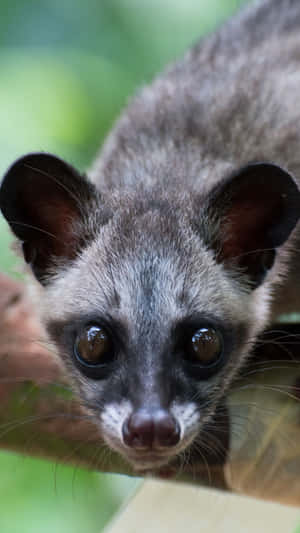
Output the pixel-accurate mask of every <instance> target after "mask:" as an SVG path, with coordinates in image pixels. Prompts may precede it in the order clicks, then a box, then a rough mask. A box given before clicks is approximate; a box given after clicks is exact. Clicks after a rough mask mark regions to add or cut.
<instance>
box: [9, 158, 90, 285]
mask: <svg viewBox="0 0 300 533" xmlns="http://www.w3.org/2000/svg"><path fill="white" fill-rule="evenodd" d="M95 194H96V193H95V190H94V187H93V186H92V184H90V183H89V182H88V181H87V180H86V179H85V178H84V177H83V176H81V175H80V174H79V173H78V172H77V171H76V170H75V169H74V168H73V167H72V166H70V165H69V164H67V163H65V162H64V161H62V160H61V159H59V158H57V157H56V156H53V155H51V154H45V153H34V154H28V155H26V156H24V157H22V158H21V159H18V160H17V161H16V162H15V163H14V164H13V165H12V166H11V167H10V168H9V170H8V171H7V173H6V174H5V176H4V179H3V182H2V185H1V189H0V208H1V210H2V213H3V215H4V216H5V218H6V219H7V221H8V223H9V224H10V226H11V228H12V230H13V232H14V233H15V235H16V236H17V237H18V239H20V240H21V241H22V243H23V250H24V257H25V260H26V261H27V262H29V263H30V264H31V266H32V269H33V271H34V273H35V274H36V276H37V277H38V278H39V279H42V278H43V277H44V275H46V274H47V270H48V269H49V267H50V264H51V263H53V261H54V260H55V261H56V263H57V262H58V261H59V262H62V261H65V260H66V259H73V258H74V257H75V256H76V254H77V253H78V251H79V250H80V248H81V247H82V245H83V241H84V239H85V238H87V236H86V235H85V231H84V228H85V227H84V218H85V211H86V210H87V207H88V205H89V203H91V200H92V197H93V196H95Z"/></svg>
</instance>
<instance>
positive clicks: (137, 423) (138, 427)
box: [122, 409, 180, 449]
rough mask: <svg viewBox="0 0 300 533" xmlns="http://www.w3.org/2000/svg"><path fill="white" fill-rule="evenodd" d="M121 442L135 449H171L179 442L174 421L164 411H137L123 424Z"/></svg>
mask: <svg viewBox="0 0 300 533" xmlns="http://www.w3.org/2000/svg"><path fill="white" fill-rule="evenodd" d="M122 431H123V440H124V443H125V444H126V445H127V446H130V447H131V448H135V449H149V448H155V447H165V448H167V447H171V446H175V445H176V444H178V442H179V440H180V428H179V424H178V422H177V421H176V419H175V418H174V417H173V416H172V415H171V414H170V413H169V412H168V411H166V410H164V409H156V410H147V409H139V410H137V411H135V412H134V413H132V415H130V417H129V418H128V419H127V420H126V421H125V422H124V424H123V430H122Z"/></svg>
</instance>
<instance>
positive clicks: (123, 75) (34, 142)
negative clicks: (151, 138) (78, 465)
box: [0, 0, 245, 533]
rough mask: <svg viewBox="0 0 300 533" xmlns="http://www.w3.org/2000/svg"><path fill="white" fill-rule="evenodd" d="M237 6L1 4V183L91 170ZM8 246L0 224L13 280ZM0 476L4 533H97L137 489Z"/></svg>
mask: <svg viewBox="0 0 300 533" xmlns="http://www.w3.org/2000/svg"><path fill="white" fill-rule="evenodd" d="M243 1H245V0H164V1H161V0H86V1H85V2H83V1H82V0H40V1H36V0H17V1H16V2H12V1H11V0H0V175H1V174H3V172H4V170H5V169H6V167H7V166H8V165H9V164H10V163H11V162H12V161H13V159H14V158H16V157H18V156H20V155H22V154H23V153H25V152H27V151H36V150H45V151H50V152H55V153H57V154H58V155H60V156H61V157H63V158H66V159H67V160H69V161H70V162H71V163H73V164H74V165H76V166H77V167H79V168H80V169H85V168H86V167H88V165H89V164H90V163H91V161H92V159H93V157H94V155H95V154H96V152H97V151H98V149H99V146H100V145H101V142H102V140H103V138H104V137H105V135H106V134H107V132H108V131H109V129H110V127H111V125H112V123H113V122H114V120H115V119H116V117H117V116H118V113H119V112H120V110H121V108H122V107H123V106H124V105H125V104H126V101H127V100H128V98H129V96H130V94H132V93H133V92H134V90H135V88H136V87H138V86H140V85H142V84H144V83H146V82H148V81H149V80H151V77H152V76H153V75H154V74H155V73H156V72H158V71H159V70H160V69H161V68H162V67H163V66H164V65H165V64H166V63H167V62H168V61H170V60H172V59H174V58H175V57H177V56H178V55H180V54H181V53H182V52H183V51H184V50H185V48H186V47H187V46H189V45H190V44H191V43H193V42H194V41H195V40H197V38H198V37H199V36H200V35H201V34H204V33H207V32H208V31H210V30H211V29H213V28H214V27H215V26H216V25H217V24H218V23H219V21H220V20H222V19H223V18H225V17H226V16H228V15H229V14H230V13H232V12H234V11H235V10H236V9H237V8H238V7H239V5H240V4H242V3H243ZM10 241H11V237H10V235H9V232H8V230H7V227H6V224H5V222H4V221H3V220H2V219H1V218H0V271H4V272H8V273H10V274H11V275H13V276H16V275H18V267H17V265H16V260H15V258H14V256H13V254H12V252H11V251H10ZM0 429H1V428H0ZM0 472H1V475H0V501H1V503H0V532H1V533H37V532H38V533H41V532H43V533H48V532H49V533H50V532H51V533H53V532H55V533H71V532H72V533H79V532H80V533H82V532H83V531H84V532H85V533H100V531H101V530H102V528H103V526H104V524H105V523H106V522H107V520H108V519H109V517H110V516H111V515H112V513H113V512H114V511H115V510H116V509H117V508H118V506H119V505H120V503H121V502H122V500H123V499H124V498H125V497H126V495H128V494H130V492H131V491H132V490H133V489H134V487H135V486H136V481H134V480H130V479H128V478H126V477H121V476H116V475H114V476H113V475H111V476H109V475H107V474H96V473H89V472H85V471H83V470H80V469H74V468H71V467H64V466H61V465H57V464H54V463H50V462H45V461H40V460H39V461H38V460H35V459H31V458H28V457H20V456H16V455H13V454H9V453H4V452H3V453H0Z"/></svg>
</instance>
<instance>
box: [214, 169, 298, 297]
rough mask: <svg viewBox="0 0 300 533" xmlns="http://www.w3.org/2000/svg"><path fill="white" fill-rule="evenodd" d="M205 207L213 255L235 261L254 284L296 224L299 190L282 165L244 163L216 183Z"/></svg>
mask: <svg viewBox="0 0 300 533" xmlns="http://www.w3.org/2000/svg"><path fill="white" fill-rule="evenodd" d="M208 212H209V217H212V218H213V219H214V221H215V224H216V227H217V230H216V231H215V235H216V239H215V242H214V245H213V246H214V248H215V252H216V259H217V261H219V262H223V263H224V264H225V265H234V266H237V267H239V268H240V269H241V271H242V272H244V273H245V274H246V275H247V276H248V278H249V279H250V281H251V283H252V286H253V287H257V286H258V285H260V283H261V282H262V281H263V279H264V277H265V275H266V273H267V271H268V270H269V269H270V268H271V267H272V266H273V263H274V258H275V253H276V248H278V247H279V246H281V245H282V244H284V242H285V241H286V240H287V239H288V237H289V235H290V233H291V232H292V230H293V228H294V227H295V225H296V224H297V221H298V219H299V216H300V192H299V189H298V186H297V184H296V183H295V181H294V179H293V178H292V176H291V175H290V174H289V173H288V172H287V171H285V170H283V169H282V168H280V167H278V166H276V165H273V164H270V163H254V164H249V165H248V166H246V167H243V168H241V169H240V170H239V171H238V172H236V173H235V174H234V175H233V176H231V177H230V178H229V179H227V180H226V181H224V182H223V183H221V184H219V185H217V186H216V187H215V189H214V190H213V191H212V193H211V195H210V198H209V203H208Z"/></svg>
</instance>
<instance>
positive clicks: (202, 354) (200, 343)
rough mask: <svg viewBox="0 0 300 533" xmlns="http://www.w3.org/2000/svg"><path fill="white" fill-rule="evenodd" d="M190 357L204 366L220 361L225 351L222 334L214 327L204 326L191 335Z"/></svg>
mask: <svg viewBox="0 0 300 533" xmlns="http://www.w3.org/2000/svg"><path fill="white" fill-rule="evenodd" d="M188 353H189V359H190V360H191V361H192V362H193V363H196V364H197V363H198V364H199V365H201V366H203V367H209V366H213V365H215V364H216V363H217V362H219V360H220V358H221V357H222V353H223V340H222V336H221V334H220V333H219V332H218V331H217V330H216V329H214V328H212V327H202V328H200V329H198V330H197V331H196V332H195V333H194V334H193V335H192V337H191V339H190V342H189V349H188Z"/></svg>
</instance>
